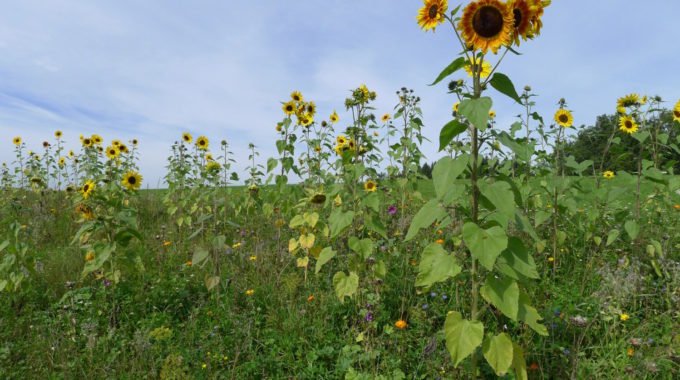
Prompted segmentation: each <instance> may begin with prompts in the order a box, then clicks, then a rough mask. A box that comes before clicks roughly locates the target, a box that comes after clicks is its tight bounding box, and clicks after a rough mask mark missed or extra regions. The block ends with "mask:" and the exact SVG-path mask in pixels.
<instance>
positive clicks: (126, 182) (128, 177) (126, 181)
mask: <svg viewBox="0 0 680 380" xmlns="http://www.w3.org/2000/svg"><path fill="white" fill-rule="evenodd" d="M122 185H123V186H125V187H127V189H128V190H136V189H138V188H139V186H141V185H142V176H141V175H140V174H139V173H137V172H133V171H129V172H127V173H125V175H123V181H122Z"/></svg>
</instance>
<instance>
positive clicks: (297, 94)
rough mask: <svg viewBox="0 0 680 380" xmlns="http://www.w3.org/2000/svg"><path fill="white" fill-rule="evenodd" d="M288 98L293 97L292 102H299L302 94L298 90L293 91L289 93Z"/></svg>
mask: <svg viewBox="0 0 680 380" xmlns="http://www.w3.org/2000/svg"><path fill="white" fill-rule="evenodd" d="M290 98H291V99H293V101H294V102H301V101H302V94H301V93H300V91H293V92H292V93H291V94H290Z"/></svg>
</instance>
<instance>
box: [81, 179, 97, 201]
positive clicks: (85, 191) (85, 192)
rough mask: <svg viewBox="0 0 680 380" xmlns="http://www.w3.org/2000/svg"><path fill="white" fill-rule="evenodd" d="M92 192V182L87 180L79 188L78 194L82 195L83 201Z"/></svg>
mask: <svg viewBox="0 0 680 380" xmlns="http://www.w3.org/2000/svg"><path fill="white" fill-rule="evenodd" d="M93 191H94V182H92V181H91V180H87V182H85V183H84V184H83V187H81V188H80V192H81V193H83V198H85V199H87V197H89V196H90V194H92V192H93Z"/></svg>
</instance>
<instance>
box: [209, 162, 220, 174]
mask: <svg viewBox="0 0 680 380" xmlns="http://www.w3.org/2000/svg"><path fill="white" fill-rule="evenodd" d="M221 168H222V166H221V165H220V163H219V162H216V161H210V162H208V164H207V165H205V171H207V172H209V173H210V172H212V173H216V172H218V171H219V170H220V169H221Z"/></svg>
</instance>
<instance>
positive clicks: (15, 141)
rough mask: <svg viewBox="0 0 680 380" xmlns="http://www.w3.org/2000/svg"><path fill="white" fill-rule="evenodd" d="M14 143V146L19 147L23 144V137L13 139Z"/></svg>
mask: <svg viewBox="0 0 680 380" xmlns="http://www.w3.org/2000/svg"><path fill="white" fill-rule="evenodd" d="M12 142H13V143H14V145H19V144H21V137H19V136H17V137H15V138H13V139H12Z"/></svg>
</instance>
